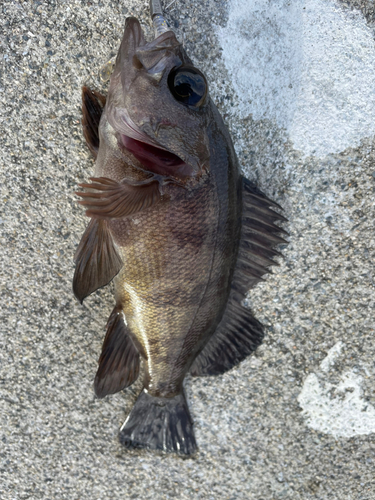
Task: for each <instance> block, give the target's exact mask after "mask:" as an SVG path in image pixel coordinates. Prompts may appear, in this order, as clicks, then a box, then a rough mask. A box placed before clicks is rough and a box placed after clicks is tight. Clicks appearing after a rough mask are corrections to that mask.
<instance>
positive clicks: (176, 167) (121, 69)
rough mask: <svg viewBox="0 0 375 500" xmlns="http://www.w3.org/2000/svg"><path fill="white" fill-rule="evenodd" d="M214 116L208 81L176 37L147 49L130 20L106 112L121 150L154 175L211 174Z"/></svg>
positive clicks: (162, 38) (135, 22)
mask: <svg viewBox="0 0 375 500" xmlns="http://www.w3.org/2000/svg"><path fill="white" fill-rule="evenodd" d="M210 114H211V113H210V99H209V95H208V86H207V81H206V78H205V76H204V75H203V73H201V71H199V70H198V69H197V68H195V67H194V66H193V64H192V62H191V60H190V59H189V57H188V56H187V54H186V52H185V50H184V49H183V47H182V45H181V43H180V42H179V41H178V40H177V39H176V36H175V34H174V33H173V32H172V31H166V32H165V33H163V34H161V35H160V36H158V37H157V38H155V39H154V40H153V41H151V42H148V43H147V42H146V41H145V39H144V35H143V32H142V28H141V26H140V24H139V22H138V20H137V19H135V18H128V19H127V20H126V24H125V33H124V37H123V40H122V43H121V46H120V50H119V53H118V56H117V59H116V65H115V69H114V72H113V74H112V77H111V82H110V89H109V93H108V100H107V106H106V117H107V120H108V122H109V123H110V125H111V126H112V127H113V129H114V130H115V133H116V136H117V141H118V145H119V146H120V148H125V149H127V150H128V151H130V152H131V153H132V154H134V156H136V158H137V159H139V161H140V162H141V163H142V165H143V166H144V167H145V168H146V170H149V171H152V172H154V173H156V174H160V175H164V176H170V177H176V178H178V179H185V178H192V177H193V178H199V177H200V176H201V175H202V172H203V171H204V170H207V169H208V168H209V157H210V149H209V139H208V134H207V128H208V124H209V121H210Z"/></svg>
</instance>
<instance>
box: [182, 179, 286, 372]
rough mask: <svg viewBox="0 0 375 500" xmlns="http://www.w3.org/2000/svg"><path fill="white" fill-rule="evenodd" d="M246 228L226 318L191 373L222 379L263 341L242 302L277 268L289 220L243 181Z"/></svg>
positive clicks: (197, 359) (255, 323) (262, 195)
mask: <svg viewBox="0 0 375 500" xmlns="http://www.w3.org/2000/svg"><path fill="white" fill-rule="evenodd" d="M242 183H243V189H242V200H243V213H242V228H241V239H240V246H239V251H238V257H237V262H236V267H235V270H234V274H233V279H232V288H231V291H230V294H229V299H228V303H227V306H226V309H225V312H224V315H223V317H222V319H221V321H220V323H219V326H218V327H217V329H216V331H215V333H214V334H213V336H212V337H211V338H210V339H209V341H208V343H207V344H206V346H205V347H204V349H203V350H202V352H201V353H200V354H199V355H198V356H197V357H196V359H195V361H194V362H193V364H192V366H191V368H190V373H191V374H192V375H194V376H198V375H218V374H220V373H224V372H226V371H227V370H229V369H230V368H232V367H233V366H235V365H237V364H238V363H239V362H240V361H242V360H243V359H245V358H246V356H248V355H249V354H250V353H251V352H253V351H254V350H255V349H256V348H257V347H258V346H259V345H260V344H261V343H262V340H263V336H264V334H263V327H262V325H261V324H260V323H259V321H257V320H256V319H255V318H254V316H253V315H252V313H251V311H250V310H249V309H246V308H245V307H243V306H242V304H241V302H242V300H243V298H244V296H245V294H246V292H247V291H248V290H250V289H251V288H253V287H254V286H255V285H256V284H257V283H258V282H259V281H262V280H263V276H264V275H265V274H267V273H270V272H271V271H270V270H269V267H270V266H272V265H277V262H275V261H274V260H273V257H276V256H279V255H280V253H279V252H278V251H277V250H275V248H274V247H275V246H276V245H278V244H280V243H286V241H285V240H284V239H283V238H281V237H280V236H278V233H282V234H288V233H286V231H284V230H283V229H282V228H280V227H279V226H277V225H276V224H275V222H277V221H283V220H286V219H285V218H284V217H283V216H282V215H280V214H279V213H278V212H275V211H274V210H272V208H270V207H273V208H278V209H280V208H281V207H280V206H279V205H277V203H275V202H273V201H271V200H270V199H269V198H267V197H266V196H265V195H264V194H262V193H261V192H260V191H259V190H258V189H257V188H256V187H254V186H252V184H251V183H250V182H249V181H248V180H247V179H245V178H243V179H242Z"/></svg>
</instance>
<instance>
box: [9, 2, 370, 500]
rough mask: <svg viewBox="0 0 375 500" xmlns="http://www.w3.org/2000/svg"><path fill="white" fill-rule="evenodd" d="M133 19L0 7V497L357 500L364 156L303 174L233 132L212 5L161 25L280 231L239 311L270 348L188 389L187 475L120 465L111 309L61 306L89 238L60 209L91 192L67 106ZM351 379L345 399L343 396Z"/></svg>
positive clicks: (173, 468) (21, 5) (366, 190)
mask: <svg viewBox="0 0 375 500" xmlns="http://www.w3.org/2000/svg"><path fill="white" fill-rule="evenodd" d="M168 3H169V2H167V1H166V2H165V4H168ZM124 5H125V6H124ZM340 5H341V6H342V7H340V8H342V11H343V13H344V14H343V15H345V16H346V15H348V16H350V15H351V13H350V6H354V7H355V8H357V9H361V10H362V13H361V12H360V13H359V14H360V15H361V16H362V15H363V16H364V18H365V19H367V21H366V22H367V26H368V28H369V29H371V30H373V29H374V26H375V25H374V7H373V2H372V0H367V1H362V0H355V1H352V2H349V1H346V2H341V3H340ZM146 6H147V3H146V2H144V1H140V0H132V1H129V2H120V1H103V2H99V1H98V0H91V1H90V2H83V1H79V0H67V1H59V2H57V1H52V0H49V1H48V2H47V1H38V2H37V1H21V0H20V1H15V0H3V1H2V2H1V6H0V40H1V51H0V64H1V66H0V68H1V83H0V106H1V107H0V109H1V112H0V144H1V147H0V161H1V171H0V192H1V205H0V208H1V213H0V238H1V239H0V241H1V248H0V252H1V257H0V294H1V313H0V314H1V323H0V331H1V336H0V440H1V441H0V443H1V446H0V498H1V499H2V500H10V499H17V500H18V499H27V498H29V499H69V500H78V499H80V500H85V499H90V500H96V499H97V500H99V499H101V500H102V499H111V500H115V499H120V498H121V499H123V498H136V499H148V498H149V499H168V498H179V499H191V498H204V499H232V500H234V499H251V500H271V499H291V500H299V499H301V500H302V499H303V500H309V499H315V498H317V499H324V500H326V499H348V500H349V499H351V500H360V499H361V500H373V499H375V493H374V487H375V482H374V472H375V467H374V465H375V434H374V431H373V430H372V427H371V426H372V425H373V420H372V417H371V415H372V413H371V412H372V411H373V409H374V407H375V391H374V377H375V364H374V354H375V347H374V314H373V307H374V286H375V285H374V282H375V273H374V267H373V262H374V259H375V250H374V218H375V213H374V190H375V163H374V160H375V148H374V137H373V136H370V137H363V139H362V140H361V141H360V143H359V144H357V145H354V146H353V147H348V148H347V149H345V150H344V151H341V152H339V153H334V154H327V155H325V156H324V157H322V158H317V157H314V156H304V154H303V153H301V151H297V150H295V149H293V144H292V142H291V141H290V140H288V138H287V137H285V134H284V132H283V131H282V130H280V129H279V128H278V127H277V126H276V125H275V124H273V123H272V120H269V119H267V118H264V119H257V120H255V119H253V118H252V116H251V115H249V116H245V117H239V116H238V114H236V112H235V106H236V102H237V100H238V96H236V94H235V93H234V90H233V86H232V79H231V78H232V76H231V75H230V74H229V73H228V72H227V68H226V66H225V65H224V62H223V59H222V58H221V56H220V54H221V51H220V48H219V46H218V45H217V39H216V36H215V34H214V31H213V25H217V26H222V27H224V26H225V25H226V23H227V21H228V15H229V14H228V12H229V11H228V5H227V4H226V2H224V1H220V0H218V1H214V0H210V1H206V2H198V1H187V0H185V1H182V0H177V1H176V2H175V3H174V4H173V5H172V6H171V7H170V10H169V14H168V17H169V19H170V21H171V23H172V25H173V26H175V28H176V33H177V34H178V36H180V38H181V39H182V38H183V39H184V41H185V45H186V47H187V50H188V51H189V53H190V54H191V55H192V57H193V59H194V61H195V63H196V64H197V66H198V67H200V68H202V69H203V71H205V72H206V73H207V75H208V79H209V81H210V82H211V94H212V96H213V98H214V100H215V102H216V103H217V104H218V106H219V108H220V110H221V112H222V113H223V115H224V117H225V119H226V122H227V123H228V125H229V127H230V130H231V132H232V135H233V139H234V141H235V143H236V146H237V150H238V153H239V157H240V161H241V165H242V166H243V168H244V170H245V172H246V174H247V175H248V176H249V177H251V178H255V179H257V181H258V183H259V185H260V187H261V188H262V189H264V190H265V192H266V193H267V194H268V195H270V196H272V197H273V198H274V199H275V200H276V201H278V202H279V203H280V204H282V205H283V206H284V207H285V211H286V214H287V217H288V218H289V221H290V222H289V224H288V225H287V229H288V231H289V232H290V242H291V243H290V245H289V246H288V248H287V249H286V250H285V259H284V260H281V261H280V266H279V267H278V268H275V270H274V275H272V276H269V277H268V280H267V281H266V282H265V283H264V284H262V285H261V286H259V287H258V288H257V289H256V290H254V291H253V292H252V293H251V294H250V296H249V303H250V305H251V307H252V308H253V310H254V312H255V314H256V315H257V317H258V318H259V319H260V320H261V321H263V322H264V323H265V324H267V325H269V328H268V329H267V336H266V339H265V342H264V344H263V345H262V347H261V348H260V349H259V350H258V351H257V353H256V354H255V356H253V357H252V358H249V359H248V360H246V361H245V362H243V363H242V364H241V365H240V366H239V367H238V368H236V369H233V370H232V371H230V372H229V373H227V374H225V375H224V376H221V377H216V378H210V379H199V380H198V379H194V380H193V379H191V378H189V379H187V381H186V389H187V395H188V398H189V401H190V406H191V411H192V415H193V418H194V420H195V429H196V437H197V441H198V444H199V453H198V455H197V456H196V457H195V458H192V459H186V460H183V459H181V458H178V457H176V456H173V455H171V456H166V455H162V454H152V453H148V452H145V451H126V450H124V449H122V448H121V446H120V445H119V443H118V440H117V434H118V430H119V427H120V426H121V424H122V422H123V421H124V419H125V417H126V415H127V413H128V412H129V410H130V408H131V407H132V405H133V402H134V401H135V398H136V395H137V393H138V392H139V390H140V384H139V383H137V384H136V386H135V387H134V388H131V389H129V390H127V391H125V392H124V393H121V394H117V395H115V396H111V397H108V398H106V399H105V400H97V399H96V398H95V397H94V394H93V390H92V381H93V377H94V374H95V371H96V366H97V358H98V356H99V353H100V348H101V342H102V339H103V336H104V327H105V323H106V320H107V318H108V316H109V313H110V311H111V308H112V306H113V297H112V294H111V287H109V288H108V289H106V290H101V291H99V292H97V293H95V294H94V295H93V296H91V297H90V298H88V299H87V300H86V301H85V304H84V305H83V306H81V305H79V304H78V303H77V302H76V300H75V299H74V297H73V295H72V291H71V281H72V273H73V262H72V259H73V254H74V251H75V248H76V247H77V244H78V242H79V239H80V236H81V234H82V232H83V230H84V227H85V224H86V220H85V217H84V215H83V211H82V210H81V209H80V208H79V207H78V206H77V203H76V198H75V196H74V194H73V192H74V190H75V189H76V187H77V183H79V182H82V181H85V180H87V178H88V176H89V175H90V174H91V173H92V160H91V158H90V154H89V152H88V150H87V149H86V147H85V144H84V141H83V138H82V134H81V128H80V87H81V85H82V84H84V83H87V84H90V85H92V86H93V87H95V88H97V89H100V88H102V84H101V83H100V81H99V79H98V72H99V68H100V67H101V66H102V65H103V64H104V63H105V62H106V60H107V59H108V58H109V56H110V55H112V54H113V53H114V52H116V50H117V47H118V45H119V40H120V37H121V36H122V31H123V25H124V18H125V16H127V15H135V16H137V17H139V18H140V19H141V20H142V22H143V24H144V25H145V27H146V28H147V29H149V24H148V22H149V21H148V13H147V9H146ZM359 14H358V15H359ZM371 23H372V24H371ZM343 50H344V49H343ZM345 50H346V49H345ZM347 50H348V51H350V47H349V48H347ZM312 119H314V117H312ZM332 200H333V201H332ZM338 342H341V343H340V344H337V343H338ZM335 346H336V348H335V349H336V351H330V350H331V349H332V348H333V347H335ZM335 352H336V354H335ZM327 354H329V356H328V360H327V359H326V357H327ZM325 359H326V361H325V362H323V361H324V360H325ZM328 361H329V362H328ZM322 362H323V365H322ZM324 363H325V364H324ZM348 373H350V374H351V376H352V379H351V380H352V382H351V384H352V385H350V384H349V386H348V385H347V386H346V389H345V390H344V389H342V388H341V389H340V383H342V380H343V377H344V375H345V374H348ZM308 377H310V378H308ZM312 377H315V378H312ZM314 381H315V382H316V383H317V384H318V389H319V391H320V392H319V391H318V395H317V398H316V401H317V405H318V406H317V408H318V413H319V408H320V407H321V408H322V411H323V410H324V411H326V413H327V418H326V420H325V428H323V430H319V429H320V428H321V427H322V426H321V424H320V423H319V422H320V421H319V418H320V417H319V415H317V414H316V412H317V410H316V406H315V407H313V406H311V403H309V402H307V403H306V402H305V403H304V404H305V406H304V410H303V408H302V407H303V404H302V403H303V402H302V399H301V396H300V395H301V392H302V391H303V390H306V388H307V389H308V391H307V392H308V395H311V394H310V393H311V390H310V389H311V387H312V386H313V382H314ZM340 381H341V382H340ZM306 384H307V385H306ZM309 388H310V389H309ZM309 391H310V392H309ZM345 391H346V392H345ZM351 394H352V395H353V394H354V396H356V398H357V399H354V400H352V403H353V404H352V407H350V404H351V403H350V402H349V403H348V398H349V397H350V395H351ZM345 401H346V402H347V403H348V404H349V407H350V408H351V409H352V410H353V412H354V415H357V417H358V422H359V423H360V424H361V425H359V424H358V426H359V427H358V428H357V429H356V428H355V425H354V427H353V426H351V427H350V431H348V430H347V429H346V430H345V429H344V430H343V425H344V424H342V425H341V424H340V425H341V427H339V428H338V427H337V426H336V427H337V428H336V427H335V420H337V414H335V413H334V412H333V413H332V411H333V410H332V408H331V406H330V405H331V403H332V405H333V406H335V405H336V406H335V407H337V408H338V407H340V404H344V403H345ZM301 405H302V406H301ZM319 405H321V406H319ZM314 408H315V410H314ZM340 408H341V407H340ZM338 411H341V410H340V409H339V410H338ZM309 412H310V413H309ZM314 412H315V413H314ZM355 412H357V413H355ZM366 412H367V414H368V418H367V419H366V418H364V414H365V413H366ZM363 418H364V419H363ZM362 420H363V421H362ZM340 429H341V430H340ZM340 432H341V434H340ZM345 432H349V434H350V432H351V434H350V435H351V437H344V436H342V434H343V433H344V434H345Z"/></svg>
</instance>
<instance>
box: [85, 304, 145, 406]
mask: <svg viewBox="0 0 375 500" xmlns="http://www.w3.org/2000/svg"><path fill="white" fill-rule="evenodd" d="M124 318H125V316H124V313H123V312H122V309H121V308H118V307H115V308H114V310H113V311H112V314H111V316H110V317H109V320H108V324H107V334H106V336H105V339H104V343H103V348H102V354H101V356H100V358H99V368H98V371H97V373H96V377H95V382H94V388H95V393H96V395H97V396H98V397H99V398H104V396H107V395H108V394H114V393H116V392H118V391H121V390H122V389H125V387H129V385H131V384H132V383H133V382H135V381H136V380H137V378H138V374H139V365H140V361H139V352H138V350H137V348H136V347H135V345H134V343H133V341H132V338H131V336H130V334H129V332H128V328H127V326H126V323H125V319H124Z"/></svg>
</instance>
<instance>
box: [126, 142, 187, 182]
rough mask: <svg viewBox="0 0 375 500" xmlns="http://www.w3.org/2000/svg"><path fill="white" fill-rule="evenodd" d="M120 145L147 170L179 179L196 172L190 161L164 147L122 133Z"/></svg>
mask: <svg viewBox="0 0 375 500" xmlns="http://www.w3.org/2000/svg"><path fill="white" fill-rule="evenodd" d="M119 145H120V147H121V148H124V149H126V150H127V151H129V152H130V153H131V154H132V155H133V156H135V158H136V159H137V160H138V161H139V162H140V163H141V164H142V165H143V166H144V167H145V169H146V170H147V171H151V172H153V173H155V174H158V175H162V176H166V177H177V178H179V179H185V178H187V177H191V176H192V175H193V174H194V170H193V168H192V167H191V166H190V165H189V164H188V163H185V162H184V161H183V160H182V159H181V158H180V157H179V156H177V155H175V154H174V153H171V152H170V151H168V150H167V149H164V148H162V147H157V146H155V145H152V144H150V143H149V142H145V141H141V140H137V139H134V138H132V137H129V136H127V135H124V134H120V137H119Z"/></svg>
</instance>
